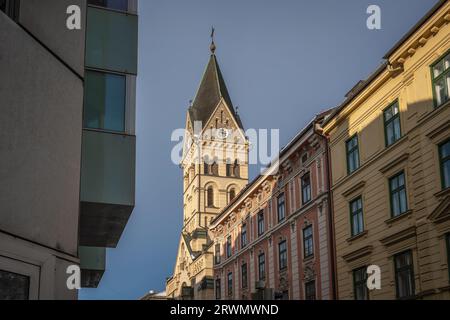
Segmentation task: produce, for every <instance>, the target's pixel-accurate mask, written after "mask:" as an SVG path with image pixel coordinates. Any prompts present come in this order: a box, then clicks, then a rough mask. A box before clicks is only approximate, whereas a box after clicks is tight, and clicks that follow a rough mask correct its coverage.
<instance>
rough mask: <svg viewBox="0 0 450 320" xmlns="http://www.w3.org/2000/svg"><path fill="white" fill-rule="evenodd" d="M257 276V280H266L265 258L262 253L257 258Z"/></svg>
mask: <svg viewBox="0 0 450 320" xmlns="http://www.w3.org/2000/svg"><path fill="white" fill-rule="evenodd" d="M258 276H259V280H264V279H266V256H265V254H264V253H261V254H260V255H259V256H258Z"/></svg>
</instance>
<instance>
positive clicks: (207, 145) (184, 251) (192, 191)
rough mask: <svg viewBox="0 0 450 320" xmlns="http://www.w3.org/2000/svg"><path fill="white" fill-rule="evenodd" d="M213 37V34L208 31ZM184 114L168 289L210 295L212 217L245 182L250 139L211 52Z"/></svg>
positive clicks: (179, 294)
mask: <svg viewBox="0 0 450 320" xmlns="http://www.w3.org/2000/svg"><path fill="white" fill-rule="evenodd" d="M212 36H213V35H212ZM215 50H216V46H215V44H214V39H213V41H212V43H211V55H210V58H209V62H208V64H207V66H206V69H205V72H204V74H203V78H202V80H201V82H200V86H199V88H198V91H197V94H196V96H195V99H194V101H193V102H192V103H191V105H190V106H189V108H188V110H187V114H186V134H185V139H184V147H183V160H182V161H181V164H180V167H181V168H182V170H183V228H182V230H181V237H180V242H179V248H178V255H177V260H176V263H175V269H174V274H173V276H172V277H171V278H170V279H169V280H168V281H167V284H166V294H167V296H168V297H169V298H175V299H213V287H214V285H213V278H212V276H213V248H212V241H211V238H210V233H209V224H210V222H211V221H212V220H213V219H214V218H215V217H217V215H219V214H220V212H221V211H222V209H223V208H225V207H226V206H227V205H228V204H229V203H230V201H232V200H233V198H234V197H235V196H236V195H237V194H238V193H239V192H240V191H241V190H242V189H243V188H244V187H245V186H246V185H247V184H248V141H247V139H246V137H245V134H244V130H243V125H242V122H241V120H240V118H239V115H238V114H237V112H236V109H235V108H234V106H233V104H232V102H231V98H230V95H229V93H228V90H227V88H226V85H225V81H224V79H223V76H222V73H221V71H220V68H219V64H218V62H217V57H216V54H215Z"/></svg>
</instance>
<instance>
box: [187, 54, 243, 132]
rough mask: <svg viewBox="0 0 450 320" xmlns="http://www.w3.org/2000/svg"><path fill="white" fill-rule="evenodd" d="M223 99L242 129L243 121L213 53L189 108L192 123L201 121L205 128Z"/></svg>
mask: <svg viewBox="0 0 450 320" xmlns="http://www.w3.org/2000/svg"><path fill="white" fill-rule="evenodd" d="M222 98H223V99H224V100H225V103H226V105H227V106H228V108H229V109H230V113H231V114H232V115H233V116H234V118H235V119H236V122H237V123H238V125H239V127H240V128H241V129H242V128H243V126H242V123H241V120H240V119H239V116H238V115H237V113H236V111H235V110H234V107H233V104H232V102H231V98H230V95H229V93H228V90H227V87H226V85H225V81H224V80H223V76H222V72H221V71H220V68H219V64H218V63H217V58H216V55H215V54H214V53H213V54H211V57H210V59H209V62H208V65H207V66H206V70H205V73H204V74H203V78H202V81H201V82H200V86H199V88H198V91H197V95H196V96H195V100H194V102H193V104H192V106H191V107H190V108H189V116H190V118H191V121H192V122H195V121H201V122H202V124H203V126H205V125H206V122H207V121H208V120H209V118H210V117H211V115H212V113H213V112H214V110H215V109H216V107H217V105H218V104H219V102H220V100H221V99H222Z"/></svg>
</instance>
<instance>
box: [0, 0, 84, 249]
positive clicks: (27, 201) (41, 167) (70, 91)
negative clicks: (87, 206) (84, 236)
mask: <svg viewBox="0 0 450 320" xmlns="http://www.w3.org/2000/svg"><path fill="white" fill-rule="evenodd" d="M24 2H27V1H24ZM30 2H37V1H30ZM42 2H48V1H42V0H39V3H42ZM55 2H60V1H52V3H55ZM46 19H48V20H52V19H53V17H52V16H48V17H46ZM57 33H58V31H56V34H57ZM65 44H66V43H65V42H62V43H60V44H59V45H61V46H64V45H65ZM0 70H1V73H0V112H1V117H0V231H6V232H8V233H11V234H13V235H17V236H19V237H22V238H25V239H27V240H30V241H33V242H35V243H38V244H41V245H44V246H48V247H50V248H55V249H56V250H58V251H62V252H65V253H67V254H70V255H73V256H77V247H78V208H79V187H80V162H81V160H80V159H81V128H82V106H83V82H82V80H81V79H80V78H79V77H77V76H76V75H75V74H74V73H73V72H72V71H71V70H69V69H68V68H67V67H66V66H64V65H63V64H62V63H61V62H60V61H58V60H57V59H56V58H55V57H54V56H53V55H51V54H50V53H49V52H48V51H47V49H45V48H43V47H42V46H41V45H40V44H39V43H38V42H36V41H35V40H34V39H33V38H32V37H31V36H30V35H28V34H27V33H26V32H24V31H23V30H22V29H21V28H20V27H19V26H18V25H17V24H15V23H14V22H13V21H12V20H11V19H9V18H7V17H6V16H5V15H4V14H3V13H2V12H0Z"/></svg>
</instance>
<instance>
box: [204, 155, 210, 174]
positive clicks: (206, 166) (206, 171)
mask: <svg viewBox="0 0 450 320" xmlns="http://www.w3.org/2000/svg"><path fill="white" fill-rule="evenodd" d="M209 172H210V164H209V157H208V156H205V157H204V158H203V173H204V174H209Z"/></svg>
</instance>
